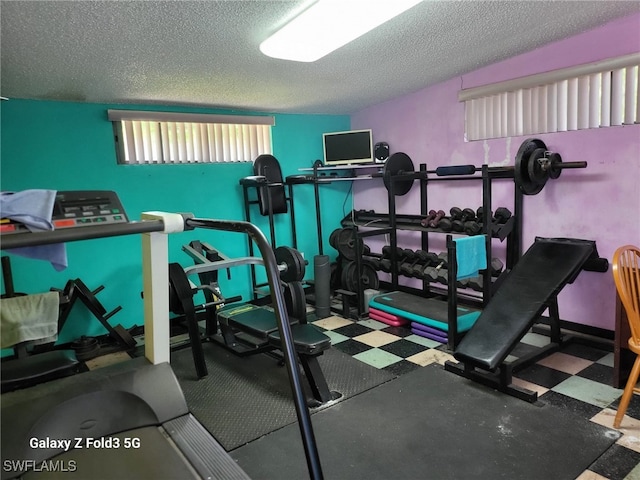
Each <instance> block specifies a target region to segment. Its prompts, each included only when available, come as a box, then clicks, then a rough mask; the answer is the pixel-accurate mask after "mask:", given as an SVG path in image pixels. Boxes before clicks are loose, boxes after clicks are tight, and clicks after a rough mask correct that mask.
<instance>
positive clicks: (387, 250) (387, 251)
mask: <svg viewBox="0 0 640 480" xmlns="http://www.w3.org/2000/svg"><path fill="white" fill-rule="evenodd" d="M391 252H392V250H391V245H385V246H384V247H382V258H391ZM404 254H405V251H404V250H403V249H402V248H400V247H396V260H398V261H399V260H402V259H403V258H404Z"/></svg>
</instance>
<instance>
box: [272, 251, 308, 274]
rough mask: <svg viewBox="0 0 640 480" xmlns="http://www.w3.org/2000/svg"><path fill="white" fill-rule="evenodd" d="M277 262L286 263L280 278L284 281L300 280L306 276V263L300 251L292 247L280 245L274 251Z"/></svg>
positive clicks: (279, 263)
mask: <svg viewBox="0 0 640 480" xmlns="http://www.w3.org/2000/svg"><path fill="white" fill-rule="evenodd" d="M274 253H275V256H276V263H277V264H278V265H282V264H284V265H285V269H284V270H281V271H280V279H281V280H282V281H283V282H286V283H289V282H299V281H300V280H302V279H303V278H304V272H305V264H304V258H302V255H301V254H300V252H298V251H297V250H296V249H295V248H291V247H278V248H276V249H275V251H274Z"/></svg>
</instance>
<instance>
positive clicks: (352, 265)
mask: <svg viewBox="0 0 640 480" xmlns="http://www.w3.org/2000/svg"><path fill="white" fill-rule="evenodd" d="M360 268H361V272H360V276H358V265H357V264H356V262H349V263H347V265H346V266H345V267H344V269H343V270H342V287H343V288H344V289H345V290H348V291H350V292H357V291H359V289H360V286H362V289H363V290H366V289H367V288H372V289H374V290H377V289H378V287H379V286H380V281H379V279H378V273H377V272H376V270H375V268H373V266H371V265H370V264H369V263H367V262H363V263H362V264H361V265H360Z"/></svg>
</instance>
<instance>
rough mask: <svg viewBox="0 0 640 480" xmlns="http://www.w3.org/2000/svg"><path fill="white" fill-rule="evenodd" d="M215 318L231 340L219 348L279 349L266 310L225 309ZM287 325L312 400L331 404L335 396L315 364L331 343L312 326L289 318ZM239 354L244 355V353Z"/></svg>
mask: <svg viewBox="0 0 640 480" xmlns="http://www.w3.org/2000/svg"><path fill="white" fill-rule="evenodd" d="M217 317H218V321H219V324H220V330H221V331H222V332H227V334H231V333H233V339H232V340H229V339H228V338H227V339H226V341H225V342H224V343H223V345H224V346H227V347H231V348H232V350H234V351H235V352H236V353H237V352H238V350H237V349H238V348H242V347H243V346H244V347H245V348H249V349H251V348H252V349H253V353H258V352H268V351H271V350H273V349H280V348H281V347H282V341H281V340H280V332H279V331H278V325H277V323H276V316H275V313H274V312H273V311H272V310H270V309H267V308H265V307H262V306H257V305H253V304H243V305H228V306H225V307H223V308H221V309H220V310H218V312H217ZM289 324H290V326H291V334H292V337H293V344H294V348H295V350H296V354H297V355H298V361H299V363H300V365H301V366H302V369H303V370H304V373H305V375H306V377H307V380H308V381H309V387H310V389H311V393H312V394H313V398H314V399H315V400H317V401H318V402H320V403H326V402H328V401H330V400H333V399H334V398H335V396H334V395H333V394H332V392H331V391H330V390H329V386H328V385H327V381H326V379H325V377H324V374H323V373H322V369H321V368H320V364H319V363H318V357H319V356H320V355H322V354H323V353H324V351H325V350H327V349H329V348H330V347H331V339H330V338H329V337H327V336H326V335H325V334H324V333H322V332H321V331H319V330H318V329H316V328H315V327H314V326H313V325H309V324H307V323H306V322H304V323H301V321H299V320H297V319H294V318H293V317H290V320H289ZM223 336H224V333H223ZM230 342H233V343H230ZM234 347H235V348H234ZM241 351H242V352H243V353H244V354H245V355H246V354H247V350H246V349H245V350H241Z"/></svg>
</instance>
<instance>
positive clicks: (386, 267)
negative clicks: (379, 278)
mask: <svg viewBox="0 0 640 480" xmlns="http://www.w3.org/2000/svg"><path fill="white" fill-rule="evenodd" d="M379 266H380V270H382V271H383V272H386V273H391V260H389V259H388V258H383V259H381V260H380V265H379Z"/></svg>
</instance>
